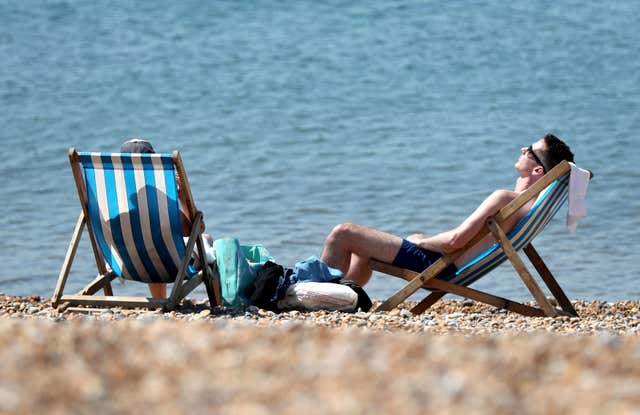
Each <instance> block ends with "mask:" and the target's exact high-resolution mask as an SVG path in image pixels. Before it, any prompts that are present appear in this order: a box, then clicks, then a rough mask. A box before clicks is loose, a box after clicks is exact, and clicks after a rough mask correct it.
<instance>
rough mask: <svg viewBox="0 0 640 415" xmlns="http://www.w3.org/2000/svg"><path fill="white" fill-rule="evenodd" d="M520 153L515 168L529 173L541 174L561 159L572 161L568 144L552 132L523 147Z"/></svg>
mask: <svg viewBox="0 0 640 415" xmlns="http://www.w3.org/2000/svg"><path fill="white" fill-rule="evenodd" d="M520 153H521V156H520V159H518V162H517V163H516V168H517V169H518V170H519V171H521V172H525V173H528V174H531V175H538V176H542V175H544V174H545V173H547V172H548V171H549V170H551V169H552V168H554V167H555V166H556V165H557V164H558V163H560V162H561V161H563V160H567V161H571V162H572V161H573V153H572V152H571V149H570V148H569V146H568V145H567V144H566V143H565V142H564V141H562V140H560V139H559V138H558V137H556V136H555V135H553V134H547V135H545V136H544V137H542V138H541V139H540V140H538V141H536V142H535V143H533V144H531V145H530V146H529V147H523V148H522V149H521V150H520Z"/></svg>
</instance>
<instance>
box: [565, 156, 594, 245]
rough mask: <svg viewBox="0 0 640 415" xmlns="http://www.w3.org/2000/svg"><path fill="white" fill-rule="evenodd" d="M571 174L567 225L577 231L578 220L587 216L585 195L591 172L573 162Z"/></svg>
mask: <svg viewBox="0 0 640 415" xmlns="http://www.w3.org/2000/svg"><path fill="white" fill-rule="evenodd" d="M569 165H570V166H571V173H570V176H569V210H568V211H567V227H568V228H569V230H570V231H571V232H572V233H573V232H575V231H576V227H577V226H578V221H579V220H580V219H582V218H584V217H586V216H587V206H586V204H585V196H586V195H587V187H588V186H589V179H590V178H591V173H589V171H588V170H585V169H581V168H580V167H578V166H576V165H575V164H573V163H569Z"/></svg>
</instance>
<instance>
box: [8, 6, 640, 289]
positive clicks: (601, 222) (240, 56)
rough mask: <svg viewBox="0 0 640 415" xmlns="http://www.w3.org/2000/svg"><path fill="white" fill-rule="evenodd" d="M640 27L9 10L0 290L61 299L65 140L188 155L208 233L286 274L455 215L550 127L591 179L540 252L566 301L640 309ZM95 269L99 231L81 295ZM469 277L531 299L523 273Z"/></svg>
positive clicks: (469, 17)
mask: <svg viewBox="0 0 640 415" xmlns="http://www.w3.org/2000/svg"><path fill="white" fill-rule="evenodd" d="M639 20H640V3H638V2H636V1H632V0H623V1H617V2H605V3H595V2H590V3H584V2H578V1H569V2H560V3H559V2H552V1H540V2H520V1H516V2H507V3H505V2H500V1H482V2H423V1H377V0H373V1H368V2H364V3H362V2H344V1H321V2H318V1H255V2H230V1H229V2H227V1H219V2H204V1H183V2H175V1H156V2H128V1H127V2H125V1H115V2H105V3H100V2H98V3H96V2H80V1H35V0H34V1H20V2H9V1H0V144H1V146H0V151H1V158H0V178H1V183H0V200H1V202H2V203H0V258H1V262H0V291H2V292H5V293H9V294H17V295H28V294H39V295H44V296H50V295H51V294H52V292H53V289H54V287H55V283H56V280H57V276H58V273H59V270H60V266H61V265H62V262H63V259H64V255H65V252H66V249H67V246H68V243H69V240H70V237H71V233H72V230H73V227H74V224H75V221H76V219H77V216H78V213H79V211H80V204H79V202H78V198H77V194H76V191H75V185H74V181H73V178H72V174H71V170H70V168H69V164H68V158H67V151H68V148H69V147H75V148H77V149H78V150H82V151H117V150H118V148H119V145H120V143H121V142H122V141H123V140H124V139H126V138H131V137H146V138H148V139H150V140H151V141H152V142H153V144H154V146H155V147H156V149H157V150H158V151H166V152H169V151H171V150H173V149H179V150H180V151H181V153H182V157H183V160H184V163H185V166H186V169H187V172H188V174H189V181H190V183H191V187H192V192H193V195H194V197H195V200H196V203H197V206H198V208H199V209H201V210H202V211H203V212H204V214H205V221H206V225H207V230H208V232H209V233H211V234H212V235H213V236H214V237H215V238H217V237H223V236H234V237H237V238H239V240H240V241H241V242H242V243H262V244H264V245H265V246H266V247H267V248H268V249H269V251H270V252H271V253H272V254H273V255H274V256H275V257H276V259H277V261H278V262H279V263H282V264H284V265H292V264H293V263H295V262H296V261H298V260H302V259H304V258H306V257H308V256H310V255H319V254H320V253H321V250H322V246H323V242H324V238H325V237H326V235H327V234H328V232H329V231H330V230H331V229H332V227H333V226H335V225H336V224H338V223H341V222H355V223H361V224H364V225H367V226H371V227H375V228H379V229H382V230H384V231H387V232H391V233H394V234H398V235H403V236H404V235H408V234H411V233H415V232H423V233H426V234H432V233H435V232H439V231H443V230H446V229H449V228H451V227H453V226H455V225H457V224H459V223H460V222H461V221H462V220H463V219H464V218H465V217H466V216H467V215H468V214H469V213H470V212H471V211H472V210H473V209H474V208H475V207H476V206H477V205H478V204H479V203H480V202H481V201H482V200H483V199H484V198H485V197H486V196H487V195H489V194H490V193H491V192H492V191H493V190H494V189H498V188H505V189H512V188H513V184H514V182H515V178H516V173H515V170H514V168H513V165H514V163H515V161H516V160H517V158H518V156H519V151H520V148H521V147H522V146H527V145H529V144H530V143H532V142H533V141H535V140H537V139H539V138H540V137H541V136H542V135H544V134H545V133H547V132H553V133H555V134H556V135H558V136H560V137H561V138H563V139H564V140H566V141H567V142H568V143H569V144H570V145H571V148H572V149H573V150H574V152H575V154H576V161H577V163H578V164H579V165H581V166H583V167H585V168H589V169H591V170H592V171H593V172H594V173H595V178H594V180H593V181H592V183H591V185H590V187H589V191H588V194H587V208H588V217H587V218H586V219H585V220H583V221H582V222H581V223H580V225H579V227H578V232H577V233H576V234H575V235H572V234H570V233H569V232H568V230H567V228H566V227H565V223H564V221H565V213H566V207H565V208H563V209H562V210H561V211H560V212H559V214H558V215H557V216H556V218H554V220H553V221H552V223H551V224H550V225H549V227H548V228H547V229H546V230H545V231H544V232H543V234H541V235H540V236H539V237H538V238H537V239H536V241H535V245H536V247H537V249H538V251H539V252H540V254H541V255H542V257H543V258H545V259H546V261H547V264H548V266H549V268H550V269H551V270H552V272H553V273H554V274H555V275H556V277H557V278H558V280H559V281H560V283H561V285H562V286H563V287H564V288H565V289H566V291H567V294H568V295H569V297H570V298H572V299H578V298H583V299H606V300H611V301H614V300H624V299H637V298H638V297H639V296H640V284H639V276H640V264H639V262H640V254H639V253H638V249H639V248H640V238H639V236H638V227H639V226H640V201H639V195H640V193H639V192H638V190H637V182H638V180H639V179H640V170H639V168H638V163H639V162H640V151H638V149H637V146H638V143H639V141H638V137H637V134H638V131H639V130H640V117H638V113H639V110H640V59H639V58H638V45H639V44H640V35H639V33H640V32H639V31H638V30H637V22H638V21H639ZM95 274H96V267H95V262H94V260H93V258H92V256H91V248H90V245H89V243H88V238H87V235H86V233H85V235H84V237H83V239H82V243H81V244H80V248H79V250H78V254H77V256H76V259H75V261H74V265H73V268H72V273H71V278H70V281H69V283H68V290H69V291H73V290H77V289H79V288H80V287H81V285H82V284H83V283H84V282H85V281H86V280H88V279H90V278H92V277H93V276H94V275H95ZM400 286H401V282H400V281H398V280H396V279H394V278H390V277H384V276H381V275H379V274H375V275H374V277H373V279H372V281H371V282H370V284H369V285H367V287H366V288H367V290H368V291H369V293H370V294H371V295H372V297H374V298H382V297H386V296H388V295H390V294H392V293H393V292H394V291H395V290H396V289H398V288H399V287H400ZM474 287H476V288H478V289H482V290H489V291H491V292H494V293H496V294H498V295H503V296H508V297H513V298H516V299H530V298H531V297H530V295H529V294H528V292H527V291H526V289H525V287H524V286H523V284H522V282H521V281H520V280H519V278H518V277H517V275H516V274H515V273H514V271H513V269H512V268H511V267H510V266H509V265H508V264H504V265H503V266H501V267H500V268H499V269H498V270H496V271H494V272H493V273H492V274H490V275H488V276H487V277H485V278H484V279H483V280H481V281H479V282H478V283H476V284H475V285H474ZM116 290H117V291H118V292H120V293H124V294H136V295H137V294H146V292H147V290H146V287H145V286H144V285H140V284H134V283H127V284H125V285H124V286H119V285H117V286H116ZM197 293H199V294H197V295H202V296H204V291H203V290H199V291H197Z"/></svg>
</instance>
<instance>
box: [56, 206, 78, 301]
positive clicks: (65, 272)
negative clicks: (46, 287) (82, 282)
mask: <svg viewBox="0 0 640 415" xmlns="http://www.w3.org/2000/svg"><path fill="white" fill-rule="evenodd" d="M85 223H86V221H85V217H84V211H81V212H80V216H78V220H77V221H76V226H75V228H74V230H73V235H72V236H71V242H69V248H67V254H66V255H65V258H64V262H63V263H62V269H60V275H58V282H57V284H56V289H55V291H54V292H53V298H52V301H51V305H52V306H53V308H57V307H58V303H59V302H60V297H61V296H62V293H63V291H64V286H65V285H66V283H67V278H68V277H69V271H71V264H72V263H73V258H74V257H75V256H76V251H77V250H78V245H79V242H80V238H81V237H82V230H83V229H84V225H85Z"/></svg>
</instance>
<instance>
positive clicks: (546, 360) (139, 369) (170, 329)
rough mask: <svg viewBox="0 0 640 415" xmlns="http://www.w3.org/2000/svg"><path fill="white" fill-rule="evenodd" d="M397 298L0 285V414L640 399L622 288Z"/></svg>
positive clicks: (613, 409) (598, 408) (579, 409)
mask: <svg viewBox="0 0 640 415" xmlns="http://www.w3.org/2000/svg"><path fill="white" fill-rule="evenodd" d="M410 306H411V304H406V307H407V308H399V309H396V310H394V311H392V312H389V313H386V312H380V313H378V312H367V313H365V312H357V313H339V312H326V311H319V312H300V311H290V312H284V313H280V314H277V313H273V312H270V311H264V310H261V309H258V308H256V307H249V308H247V309H245V310H231V309H225V308H221V307H214V308H210V307H209V305H208V303H207V302H205V301H203V300H193V301H191V300H186V301H185V302H183V304H182V305H181V307H180V308H179V309H178V310H176V311H172V312H166V313H165V312H161V311H143V310H124V309H117V308H114V309H105V310H98V311H91V312H88V311H86V310H81V309H69V310H66V311H65V312H62V313H60V312H58V311H57V310H54V309H52V308H51V305H50V301H49V299H48V298H41V297H38V296H31V297H15V296H9V295H0V373H2V376H1V378H0V413H43V412H47V413H53V414H63V413H64V414H67V413H196V412H203V411H205V413H231V414H236V413H237V414H269V413H284V414H289V413H302V412H305V413H348V414H370V413H403V414H404V413H407V414H413V413H424V412H426V411H446V413H489V412H490V413H505V414H506V413H524V414H556V413H558V414H559V413H576V414H578V413H580V414H585V413H597V414H602V413H611V414H627V413H628V414H638V413H640V339H639V336H638V333H639V332H640V302H638V301H623V302H616V303H609V302H604V301H577V302H575V303H574V306H575V308H576V310H577V312H578V313H579V314H580V318H569V317H558V318H532V317H521V316H519V315H517V314H514V313H510V312H504V311H499V310H497V309H495V308H492V307H489V306H484V305H479V304H477V303H473V302H471V301H468V300H444V301H441V302H440V303H439V304H437V305H435V306H434V307H432V308H431V309H430V310H429V311H428V312H426V313H424V314H423V315H413V314H412V313H411V312H410V311H409V310H408V308H410Z"/></svg>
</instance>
